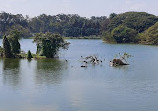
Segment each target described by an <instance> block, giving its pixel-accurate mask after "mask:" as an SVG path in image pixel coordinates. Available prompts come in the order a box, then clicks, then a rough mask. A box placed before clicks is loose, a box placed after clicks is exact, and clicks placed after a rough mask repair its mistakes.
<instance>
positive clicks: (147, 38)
mask: <svg viewBox="0 0 158 111" xmlns="http://www.w3.org/2000/svg"><path fill="white" fill-rule="evenodd" d="M138 37H139V39H140V43H142V44H149V45H158V22H157V23H155V24H154V25H153V26H151V27H150V28H148V29H147V30H146V31H144V32H143V33H141V34H139V35H138Z"/></svg>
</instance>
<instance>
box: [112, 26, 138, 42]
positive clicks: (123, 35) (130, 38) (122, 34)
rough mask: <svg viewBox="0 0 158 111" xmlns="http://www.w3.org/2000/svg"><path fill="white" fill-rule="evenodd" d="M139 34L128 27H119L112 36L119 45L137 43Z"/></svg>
mask: <svg viewBox="0 0 158 111" xmlns="http://www.w3.org/2000/svg"><path fill="white" fill-rule="evenodd" d="M136 35H137V32H136V31H135V30H134V29H131V28H128V27H126V26H118V27H116V28H114V29H113V30H112V32H111V36H112V37H113V38H114V39H115V40H116V42H117V43H130V42H136V41H137V40H136Z"/></svg>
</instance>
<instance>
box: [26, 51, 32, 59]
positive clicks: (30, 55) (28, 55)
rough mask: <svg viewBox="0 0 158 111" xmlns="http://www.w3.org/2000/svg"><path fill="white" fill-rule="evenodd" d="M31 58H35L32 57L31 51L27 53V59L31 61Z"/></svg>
mask: <svg viewBox="0 0 158 111" xmlns="http://www.w3.org/2000/svg"><path fill="white" fill-rule="evenodd" d="M31 58H33V56H32V54H31V51H30V50H29V51H28V52H27V59H31Z"/></svg>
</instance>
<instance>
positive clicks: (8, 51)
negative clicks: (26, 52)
mask: <svg viewBox="0 0 158 111" xmlns="http://www.w3.org/2000/svg"><path fill="white" fill-rule="evenodd" d="M3 48H4V57H6V58H13V54H12V52H11V46H10V43H9V41H8V38H7V37H6V36H4V37H3Z"/></svg>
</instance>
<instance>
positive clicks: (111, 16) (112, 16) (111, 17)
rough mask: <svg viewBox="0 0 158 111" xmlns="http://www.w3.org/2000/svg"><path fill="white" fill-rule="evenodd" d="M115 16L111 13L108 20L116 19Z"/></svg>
mask: <svg viewBox="0 0 158 111" xmlns="http://www.w3.org/2000/svg"><path fill="white" fill-rule="evenodd" d="M116 16H117V14H116V13H111V14H110V16H109V18H110V20H111V19H113V18H114V17H116Z"/></svg>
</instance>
